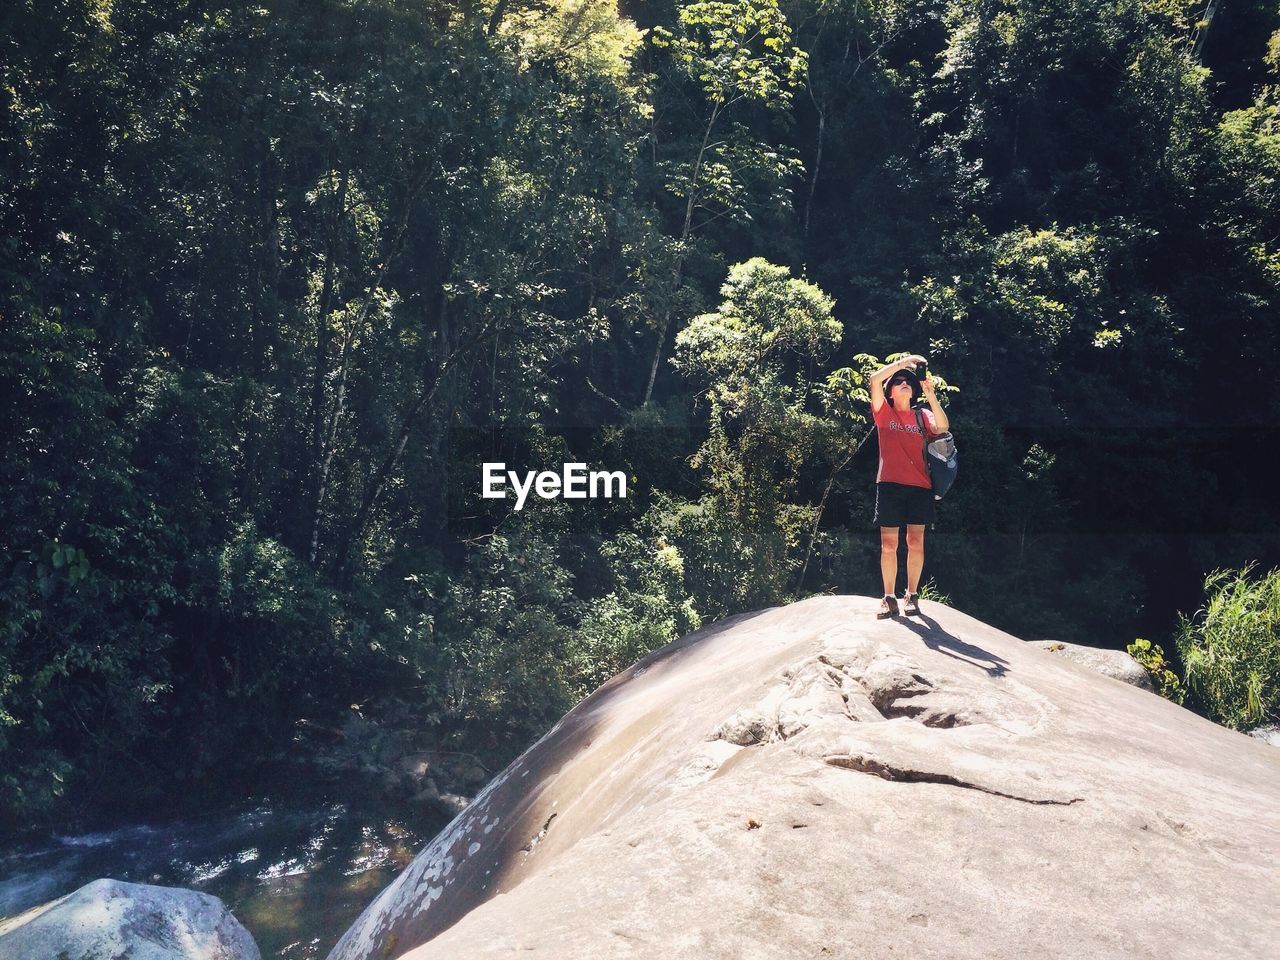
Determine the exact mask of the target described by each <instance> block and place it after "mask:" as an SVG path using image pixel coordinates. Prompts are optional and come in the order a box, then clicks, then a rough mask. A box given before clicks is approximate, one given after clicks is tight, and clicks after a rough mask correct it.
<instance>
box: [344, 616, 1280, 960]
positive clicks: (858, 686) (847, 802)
mask: <svg viewBox="0 0 1280 960" xmlns="http://www.w3.org/2000/svg"><path fill="white" fill-rule="evenodd" d="M877 602H878V601H877V600H876V599H872V598H867V597H850V596H819V597H811V598H809V599H807V600H804V601H802V602H799V603H795V604H791V605H789V606H785V607H779V608H774V609H769V610H764V611H760V612H756V613H750V614H742V615H739V616H735V617H731V618H729V619H726V620H724V621H721V622H719V623H716V624H713V625H710V626H707V627H705V628H703V629H701V630H699V631H697V632H695V633H692V634H690V635H688V636H686V637H684V638H682V639H680V640H678V641H675V642H673V643H671V644H668V645H667V646H665V647H663V648H661V649H660V650H658V651H656V652H654V653H653V654H651V655H650V656H648V657H646V658H645V659H644V660H641V661H640V662H639V663H638V664H636V665H635V666H634V667H632V668H629V669H627V670H625V671H623V672H622V673H620V674H619V675H617V676H616V677H614V678H612V679H611V680H610V681H608V682H607V683H605V684H604V685H603V686H602V687H600V688H599V689H598V690H596V691H595V692H594V693H593V694H592V695H591V696H590V697H588V698H586V699H585V700H583V701H582V702H581V703H579V704H578V705H577V706H576V707H575V708H574V709H573V710H571V711H570V712H569V713H568V714H566V715H565V716H564V717H563V718H562V719H561V720H560V722H558V723H557V724H556V725H555V726H554V727H553V728H552V729H551V730H550V731H548V732H547V733H546V735H544V736H543V737H542V738H541V739H540V740H539V741H538V742H537V743H535V744H534V745H533V746H531V747H530V748H529V749H528V750H526V751H525V752H524V753H523V754H522V755H521V756H520V757H518V758H517V759H516V760H514V761H513V762H512V763H511V764H510V765H509V766H508V767H507V768H506V769H505V770H503V771H501V772H500V773H499V774H498V775H497V776H496V777H495V778H494V779H493V780H492V781H490V782H489V783H488V784H487V785H486V786H485V788H484V789H483V790H482V791H481V792H480V793H479V794H478V795H477V796H476V798H475V799H474V800H473V801H472V803H471V804H470V805H469V806H468V807H467V808H466V809H465V810H463V811H462V813H460V814H459V815H458V816H457V817H456V818H455V819H454V820H453V821H452V822H451V823H450V824H449V825H448V827H446V828H445V830H444V831H442V832H441V833H440V835H439V836H437V837H436V838H435V839H434V840H433V841H432V842H431V843H430V844H429V845H428V846H427V847H426V848H425V849H424V850H423V851H422V852H421V853H420V854H419V855H418V857H417V858H416V859H415V860H414V861H413V862H412V863H411V864H410V865H409V866H408V867H407V868H406V869H405V870H404V871H403V872H402V873H401V875H400V876H399V877H397V878H396V880H395V881H394V882H393V883H392V884H391V885H390V886H388V887H387V888H386V889H385V890H383V891H382V893H381V894H380V895H379V896H378V897H377V898H376V899H375V900H374V901H373V902H372V903H371V904H370V905H369V906H368V907H367V908H366V909H365V911H364V912H363V913H362V914H361V916H360V917H359V919H358V920H357V921H356V923H355V924H354V925H353V926H352V927H351V928H350V929H349V930H348V931H347V932H346V934H345V935H344V936H343V937H342V938H341V940H340V941H339V942H338V944H337V945H336V946H335V947H334V949H333V951H332V952H331V953H330V954H329V958H330V960H374V958H377V960H387V958H393V957H399V958H402V960H437V958H456V957H467V958H488V957H510V956H514V955H518V956H530V957H546V958H555V960H572V958H592V960H595V958H614V957H619V958H620V957H628V958H654V960H658V958H664V960H665V958H691V960H692V958H699V960H714V958H724V960H743V958H747V960H754V958H760V960H776V958H799V957H833V958H834V957H844V958H855V957H868V958H880V957H888V956H903V957H945V958H950V960H966V958H975V960H976V958H983V960H997V958H1018V960H1021V958H1025V957H1037V958H1079V957H1086V956H1088V957H1103V958H1133V957H1159V958H1188V960H1190V958H1206V957H1215V958H1218V957H1233V958H1246V957H1248V958H1262V957H1268V956H1275V955H1276V954H1275V946H1276V944H1277V943H1280V871H1277V870H1276V866H1275V865H1276V863H1278V862H1280V751H1276V750H1275V749H1274V748H1272V747H1269V746H1267V745H1266V744H1264V743H1262V742H1260V741H1258V740H1254V739H1252V738H1250V737H1244V736H1241V735H1240V734H1238V733H1235V732H1234V731H1231V730H1227V729H1225V728H1223V727H1220V726H1217V725H1215V724H1213V723H1211V722H1210V721H1208V720H1205V719H1204V718H1202V717H1199V716H1197V715H1196V714H1194V713H1192V712H1190V711H1188V710H1185V709H1183V708H1182V707H1179V706H1177V705H1176V704H1174V703H1171V702H1170V701H1168V700H1165V699H1163V698H1161V697H1157V696H1151V695H1150V694H1148V693H1146V692H1144V691H1142V690H1138V689H1136V688H1134V687H1132V686H1129V685H1126V684H1123V683H1113V682H1112V681H1111V680H1109V679H1107V678H1106V677H1102V676H1099V675H1098V674H1097V673H1096V672H1095V671H1093V670H1092V669H1089V668H1086V667H1084V666H1082V665H1080V664H1078V663H1076V662H1075V661H1073V660H1071V659H1069V658H1066V657H1061V656H1046V655H1045V653H1044V652H1043V651H1041V650H1038V649H1036V648H1035V647H1034V646H1032V645H1031V644H1028V643H1025V642H1024V641H1022V640H1020V639H1018V638H1017V637H1014V636H1011V635H1010V634H1007V633H1004V632H1002V631H1000V630H996V629H994V628H992V627H990V626H988V625H986V624H984V623H982V622H980V621H978V620H975V619H974V618H972V617H969V616H966V615H965V614H963V613H961V612H960V611H958V610H955V609H952V608H950V607H948V606H945V605H943V604H940V603H937V602H933V601H928V600H926V601H923V602H922V603H921V612H922V616H920V617H919V618H912V619H903V618H897V619H890V620H877V619H876V618H875V611H876V607H877Z"/></svg>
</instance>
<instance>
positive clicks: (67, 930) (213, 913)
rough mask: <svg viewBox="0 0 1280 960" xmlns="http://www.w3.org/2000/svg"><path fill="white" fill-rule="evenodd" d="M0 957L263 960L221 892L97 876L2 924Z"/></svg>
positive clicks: (6, 959) (32, 959)
mask: <svg viewBox="0 0 1280 960" xmlns="http://www.w3.org/2000/svg"><path fill="white" fill-rule="evenodd" d="M0 960H261V954H260V953H259V952H258V947H257V945H256V944H255V943H254V942H253V937H251V936H250V935H249V931H248V930H246V929H245V928H244V927H242V926H241V925H240V922H239V921H238V920H236V918H235V917H233V916H232V915H231V914H230V913H229V912H228V911H227V908H226V907H225V906H224V905H223V903H222V901H221V900H219V899H218V898H217V897H213V896H210V895H209V894H207V893H199V892H197V891H195V890H184V889H181V888H179V887H155V886H151V885H149V884H144V883H125V882H123V881H120V880H107V879H104V880H94V881H93V882H92V883H86V884H85V885H84V886H83V887H81V888H80V889H78V890H75V891H73V892H72V893H69V894H67V895H66V896H65V897H61V898H59V899H57V900H53V901H50V902H49V903H46V904H44V905H42V906H39V907H34V908H33V909H31V910H28V911H27V912H26V913H22V914H19V915H18V916H16V917H13V918H11V919H9V920H6V921H4V922H3V923H0Z"/></svg>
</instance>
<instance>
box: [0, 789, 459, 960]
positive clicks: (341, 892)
mask: <svg viewBox="0 0 1280 960" xmlns="http://www.w3.org/2000/svg"><path fill="white" fill-rule="evenodd" d="M447 820H448V817H447V815H445V814H442V813H440V812H438V811H434V810H432V811H421V810H416V809H415V808H414V805H413V804H411V803H407V802H406V803H403V804H398V805H394V806H393V805H390V804H385V803H384V804H377V803H371V802H367V801H366V802H361V803H351V804H348V803H339V802H319V803H313V804H310V805H301V804H295V805H290V806H285V805H269V804H265V803H264V804H261V805H258V806H253V807H249V808H246V809H243V810H239V811H235V812H230V813H223V814H217V815H214V816H209V817H203V818H199V819H188V820H182V821H178V822H175V823H166V824H136V825H131V826H124V827H120V828H117V829H113V830H110V831H105V832H101V833H85V834H80V835H77V836H55V837H54V839H53V840H52V841H51V842H44V843H41V844H37V845H28V846H25V847H20V848H18V847H14V848H9V849H0V919H2V918H5V917H10V916H13V915H15V914H18V913H21V912H23V911H24V910H27V909H29V908H30V907H33V906H37V905H39V904H42V903H46V902H47V901H49V900H52V899H54V898H56V897H60V896H63V895H64V894H67V893H70V892H72V891H73V890H75V889H77V888H78V887H81V886H83V885H84V884H86V883H88V882H89V881H91V880H96V879H98V878H99V877H111V878H113V879H116V880H125V881H129V882H132V883H151V884H156V885H159V886H171V887H187V888H189V889H192V890H199V891H201V892H204V893H211V894H213V895H214V896H216V897H219V898H220V899H221V900H222V901H223V903H225V904H226V905H227V907H228V909H230V910H231V912H232V913H233V914H234V915H235V917H236V919H238V920H239V921H240V922H241V923H242V924H244V926H245V927H246V928H247V929H248V930H249V932H250V933H252V934H253V938H254V940H256V941H257V944H258V947H259V949H260V950H261V951H262V956H263V957H264V958H269V957H285V958H289V960H310V958H322V957H324V956H325V955H326V954H327V953H328V952H329V950H330V948H332V946H333V945H334V944H335V943H336V942H337V940H338V938H339V937H340V936H341V935H342V933H343V931H345V930H346V929H347V927H348V926H350V925H351V923H352V922H353V921H354V920H355V919H356V917H357V916H359V914H360V911H361V910H363V909H364V908H365V906H366V905H368V903H369V902H370V901H371V900H372V899H373V898H374V897H375V896H377V894H378V892H379V891H380V890H382V888H383V887H385V886H386V885H387V884H389V883H390V882H391V881H392V880H393V879H394V878H395V876H396V874H397V873H398V872H399V871H400V870H401V869H402V868H403V867H404V866H405V865H406V864H408V862H409V861H410V860H412V859H413V857H414V855H415V854H416V853H417V851H418V850H420V849H421V848H422V847H423V846H425V844H426V843H427V842H428V841H430V839H431V838H432V837H433V836H435V834H436V833H438V832H439V831H440V830H441V829H442V828H443V827H444V826H445V825H446V823H447Z"/></svg>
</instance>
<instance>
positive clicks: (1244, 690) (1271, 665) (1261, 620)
mask: <svg viewBox="0 0 1280 960" xmlns="http://www.w3.org/2000/svg"><path fill="white" fill-rule="evenodd" d="M1253 567H1254V565H1253V564H1246V565H1245V566H1244V567H1243V568H1241V569H1229V568H1224V569H1218V570H1214V571H1212V572H1210V573H1209V574H1207V575H1206V576H1205V580H1204V591H1205V595H1206V600H1205V604H1204V606H1203V607H1201V608H1200V609H1199V610H1197V611H1196V613H1195V615H1194V616H1193V617H1191V618H1187V617H1185V616H1183V615H1182V614H1179V615H1178V628H1177V632H1176V633H1175V635H1174V644H1175V646H1176V647H1177V650H1178V655H1179V656H1180V657H1181V658H1182V662H1183V663H1184V664H1185V665H1186V681H1187V688H1188V689H1189V690H1190V691H1191V692H1193V693H1194V694H1195V695H1196V696H1197V697H1198V698H1199V699H1200V701H1201V702H1202V703H1203V704H1204V705H1205V707H1206V708H1207V709H1208V710H1209V714H1210V716H1211V717H1212V718H1213V719H1214V720H1216V721H1218V722H1219V723H1222V724H1225V725H1226V726H1228V727H1231V728H1232V729H1235V730H1242V729H1248V728H1250V727H1256V726H1261V725H1263V724H1266V723H1274V722H1275V721H1276V720H1277V719H1280V570H1271V571H1269V572H1268V573H1266V574H1264V575H1262V576H1261V577H1259V578H1257V579H1254V578H1253V577H1252V571H1253Z"/></svg>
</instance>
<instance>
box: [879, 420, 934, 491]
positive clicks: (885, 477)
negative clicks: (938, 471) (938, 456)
mask: <svg viewBox="0 0 1280 960" xmlns="http://www.w3.org/2000/svg"><path fill="white" fill-rule="evenodd" d="M921 412H922V413H923V414H924V427H925V440H932V439H933V438H934V437H937V436H940V434H939V433H938V431H937V429H936V424H935V422H934V419H933V411H932V410H929V409H928V408H924V409H923V410H922V411H921ZM872 416H873V417H874V418H875V422H876V428H877V429H876V439H877V440H879V441H880V467H879V469H877V470H876V483H905V484H906V485H907V486H910V487H924V488H925V489H932V488H933V482H932V481H931V480H930V479H929V468H928V467H927V466H925V462H924V441H923V440H921V439H920V428H919V427H918V426H916V413H915V410H906V411H899V410H895V409H894V408H893V404H891V403H890V402H889V401H888V400H886V401H885V402H884V403H882V404H881V405H880V409H879V410H876V409H875V408H874V405H873V407H872Z"/></svg>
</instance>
